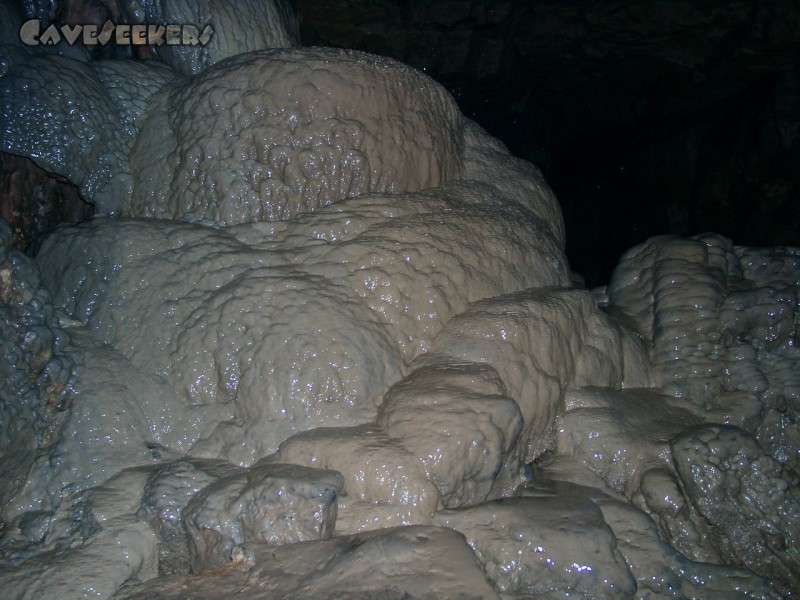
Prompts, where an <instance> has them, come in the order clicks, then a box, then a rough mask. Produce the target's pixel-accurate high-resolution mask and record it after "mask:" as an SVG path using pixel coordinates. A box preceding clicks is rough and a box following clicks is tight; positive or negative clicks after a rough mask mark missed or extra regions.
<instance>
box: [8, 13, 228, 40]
mask: <svg viewBox="0 0 800 600" xmlns="http://www.w3.org/2000/svg"><path fill="white" fill-rule="evenodd" d="M213 35H214V29H213V28H212V27H211V25H206V26H205V27H204V28H203V30H202V31H200V30H199V29H198V28H197V27H195V26H194V25H151V24H147V23H145V24H139V25H122V24H115V23H113V22H111V21H106V22H105V24H104V25H103V27H102V28H100V27H98V26H97V25H62V26H61V27H56V26H55V25H50V26H49V27H47V28H46V29H45V30H44V31H42V24H41V22H40V21H38V20H36V19H34V20H31V21H26V22H25V23H24V24H23V25H22V27H21V28H20V30H19V38H20V39H21V40H22V43H23V44H26V45H28V46H39V45H42V46H55V45H56V44H60V43H61V42H62V41H66V42H67V43H68V44H69V45H70V46H72V45H73V44H75V43H76V42H78V41H80V42H81V43H83V44H85V45H87V46H96V45H98V44H99V45H101V46H105V45H106V44H108V43H109V42H110V41H112V40H113V41H114V42H115V43H116V44H117V45H120V46H130V45H134V46H162V45H164V44H167V45H168V46H198V45H199V46H205V45H206V44H207V43H208V42H209V41H210V40H211V36H213Z"/></svg>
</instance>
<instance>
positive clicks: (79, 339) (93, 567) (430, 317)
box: [0, 3, 800, 600]
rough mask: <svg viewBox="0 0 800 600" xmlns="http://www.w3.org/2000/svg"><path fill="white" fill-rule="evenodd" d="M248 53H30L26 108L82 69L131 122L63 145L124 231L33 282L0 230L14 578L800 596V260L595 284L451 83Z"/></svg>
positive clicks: (3, 538)
mask: <svg viewBox="0 0 800 600" xmlns="http://www.w3.org/2000/svg"><path fill="white" fill-rule="evenodd" d="M148 6H149V5H148ZM160 6H161V7H162V8H164V7H166V6H167V4H163V3H162V4H161V5H160ZM170 6H179V4H177V3H175V4H174V5H170ZM145 8H146V7H144V6H143V7H142V10H144V9H145ZM155 8H156V6H155V4H154V5H152V6H150V8H148V9H147V10H151V9H152V10H155ZM165 10H166V9H165ZM143 14H146V15H148V14H150V13H149V12H147V11H145V12H144V13H143ZM231 48H234V49H235V47H234V46H230V47H229V48H228V49H227V50H226V49H225V48H217V49H216V50H215V52H217V53H218V54H215V55H213V56H216V57H217V58H213V57H212V58H208V56H211V55H207V56H206V58H208V61H206V62H204V61H205V60H206V59H202V60H200V59H198V61H199V62H194V63H191V62H190V63H181V64H183V65H184V66H183V67H181V69H182V71H183V74H179V73H175V72H174V71H172V70H170V69H169V68H168V67H166V66H164V64H161V63H152V64H140V63H133V64H132V63H128V62H126V61H122V60H118V61H107V62H99V61H92V60H89V59H88V58H86V57H84V60H83V61H80V60H76V59H68V58H66V57H63V56H55V55H52V54H50V53H49V52H48V51H45V50H43V51H41V53H37V52H23V51H21V50H19V51H18V50H13V52H12V54H13V53H14V52H16V54H13V56H15V57H17V58H19V61H18V62H17V63H15V66H13V68H12V69H11V70H10V71H9V72H8V74H7V76H6V79H5V80H3V81H2V85H5V86H7V87H6V88H4V89H8V90H10V91H11V92H13V93H11V94H10V95H8V96H4V100H3V101H4V102H6V104H4V105H3V106H2V107H0V108H2V113H3V118H4V119H5V121H4V122H5V123H9V124H10V123H12V121H13V122H14V123H16V121H15V120H14V118H13V117H14V115H23V117H24V118H23V119H22V123H23V124H24V123H33V122H34V121H35V120H36V118H37V117H38V116H40V111H41V110H45V109H47V110H53V111H55V110H56V108H57V105H58V103H59V102H60V101H61V99H64V101H65V102H67V101H68V100H69V99H70V98H72V94H73V92H75V90H74V84H75V81H74V77H73V75H74V73H75V72H77V71H75V69H77V70H78V71H80V73H82V74H83V75H85V76H86V77H87V78H89V79H90V80H91V81H92V84H91V86H90V87H91V89H97V90H98V93H100V94H101V95H100V96H99V97H101V99H102V102H105V103H106V105H107V108H108V109H109V110H110V111H111V112H110V113H109V114H107V115H106V116H104V117H102V118H101V117H100V116H94V117H92V116H90V115H87V116H86V118H85V119H83V120H82V118H81V114H80V111H81V110H83V108H82V107H84V106H85V104H84V103H83V101H84V100H85V99H86V97H84V96H82V95H81V93H83V92H81V93H77V92H76V93H77V95H76V96H75V98H76V99H77V100H76V101H75V102H76V104H75V106H76V107H77V108H76V110H77V111H78V112H77V115H76V114H72V113H67V114H55V115H54V118H53V120H52V128H51V129H52V130H47V131H45V135H44V136H43V138H42V140H40V141H39V142H37V143H42V144H46V145H47V144H49V145H50V146H49V152H50V154H49V155H48V156H49V157H50V158H48V159H47V160H45V161H44V162H43V163H41V164H42V166H43V167H44V168H47V169H50V170H53V171H56V172H60V170H63V169H62V167H64V165H65V164H66V162H65V161H61V163H59V160H56V159H58V157H60V156H63V155H64V153H69V152H74V153H75V158H76V161H75V163H76V165H77V166H75V167H74V168H75V169H76V170H75V171H74V172H72V171H70V172H69V173H61V174H62V175H64V176H67V177H71V178H73V179H74V181H73V183H75V184H76V185H78V186H79V187H81V189H82V190H84V192H85V193H87V194H89V193H90V192H91V193H92V194H93V199H94V200H95V201H97V202H98V206H99V208H100V209H101V212H103V213H106V216H105V217H101V218H95V219H93V220H91V221H89V222H86V223H82V224H78V225H73V226H69V227H62V228H60V229H59V230H58V231H56V232H55V233H53V234H52V235H51V236H49V237H48V239H47V240H45V242H44V243H43V245H42V248H41V251H40V252H39V254H38V256H37V258H36V262H35V263H34V262H33V261H32V260H31V259H29V258H27V257H24V256H23V255H21V254H19V253H15V252H14V251H11V250H10V249H9V243H10V231H9V230H8V228H2V229H0V234H2V235H0V242H2V244H3V245H2V246H0V293H2V301H3V303H4V304H3V305H2V306H0V308H2V312H0V317H2V319H3V320H2V321H0V325H2V327H3V333H4V337H3V340H2V342H3V348H4V354H3V356H2V360H3V362H2V363H0V367H2V369H3V371H4V372H6V373H7V374H8V375H9V377H8V381H9V383H7V384H5V387H3V388H0V389H2V397H0V401H1V402H0V418H2V419H3V421H2V427H3V431H4V433H6V434H7V437H8V440H9V441H8V442H7V443H6V441H5V439H4V440H3V442H4V445H2V446H0V449H2V452H3V456H2V458H3V471H2V478H0V483H2V487H0V490H2V493H3V495H2V496H0V499H1V500H2V506H1V508H2V517H3V522H2V529H0V556H2V561H0V585H1V586H2V588H3V590H4V594H7V595H8V596H9V597H10V598H29V597H30V598H34V597H35V598H58V599H59V600H61V599H62V598H63V596H64V593H65V591H66V592H67V593H68V594H71V596H72V597H80V596H86V595H94V596H99V597H103V598H109V597H112V596H113V597H116V598H152V597H161V598H170V597H185V596H186V595H187V594H202V595H203V596H204V597H208V598H222V597H227V596H228V595H230V594H231V593H232V592H233V591H234V590H238V591H244V592H246V593H247V594H248V597H253V598H259V597H265V598H266V597H284V596H287V597H288V596H291V597H298V598H305V597H308V598H311V597H313V598H341V597H363V598H370V597H381V598H427V597H431V596H433V597H463V598H473V597H474V598H493V597H498V596H499V595H500V594H502V597H504V598H514V597H520V598H524V597H530V596H531V595H537V596H541V597H545V598H554V597H563V596H564V595H566V594H569V595H571V596H572V595H575V596H577V597H584V598H597V597H602V598H645V597H713V596H716V597H725V598H736V597H741V598H745V597H751V598H752V597H759V598H777V597H778V594H779V593H780V594H791V593H796V592H797V591H798V585H797V575H798V569H797V565H798V557H797V555H796V551H795V549H794V548H795V547H796V545H797V544H796V539H795V538H796V537H797V536H796V533H797V532H796V529H797V520H798V514H797V513H798V511H797V501H796V500H797V499H796V497H795V496H796V494H794V487H792V486H795V487H796V481H797V475H796V471H797V457H798V452H799V451H800V443H799V442H798V437H797V429H796V415H797V389H799V388H798V386H797V381H798V379H797V368H796V366H797V364H798V356H797V352H796V350H797V349H796V346H795V342H796V338H797V333H798V318H797V315H798V314H800V313H798V311H797V304H798V286H799V285H800V263H798V259H797V257H798V256H800V251H798V250H796V249H791V248H776V249H769V250H756V249H750V248H739V247H736V246H734V245H733V243H732V242H730V241H729V240H726V239H724V238H721V237H719V236H714V235H706V236H700V237H696V238H688V239H684V238H680V239H678V238H656V239H654V240H651V241H649V242H648V243H646V244H644V245H642V246H640V247H638V248H635V249H632V250H631V251H630V252H629V253H628V254H627V255H626V256H625V257H623V260H622V261H621V263H620V266H619V268H618V270H617V272H616V273H615V276H614V279H613V280H612V281H611V283H610V285H609V286H608V287H607V288H604V289H600V290H595V291H593V292H590V291H588V290H585V289H577V288H575V287H573V285H572V278H571V276H570V273H569V268H568V266H567V264H566V260H565V258H564V254H563V244H564V230H563V222H562V219H561V215H560V211H559V207H558V204H557V202H556V201H555V198H554V197H553V195H552V192H550V190H549V189H548V187H547V185H546V184H545V183H544V182H543V180H542V178H541V175H540V174H539V173H538V171H537V170H536V169H535V168H534V167H533V166H531V165H529V164H527V163H525V162H523V161H520V160H518V159H515V158H513V157H512V156H510V155H509V154H508V152H507V151H506V150H505V149H504V148H503V147H502V146H501V145H500V144H499V143H497V142H496V141H495V140H493V139H491V138H490V137H489V136H488V135H487V134H486V133H485V132H483V131H482V130H481V129H480V128H479V127H477V126H476V125H474V124H473V123H471V122H469V121H468V120H467V119H466V118H464V117H462V116H461V115H460V113H459V112H458V110H457V109H456V107H455V104H454V102H453V100H452V98H450V97H449V96H448V95H447V94H446V93H445V92H443V90H442V88H441V87H439V86H438V85H437V84H435V83H434V82H432V81H431V80H429V79H427V78H426V77H425V76H424V75H422V74H421V73H417V72H414V71H413V70H410V69H408V68H407V67H404V66H402V65H399V64H398V63H395V62H393V61H387V60H383V59H379V58H377V57H371V56H368V55H364V54H361V53H354V52H349V51H340V50H325V49H318V48H312V49H291V50H259V51H256V52H251V53H247V54H242V55H236V56H234V55H233V54H235V52H234V50H231ZM217 59H219V61H218V62H217ZM176 60H178V61H179V62H180V61H181V60H183V59H181V58H180V56H177V57H176ZM165 62H169V61H165ZM212 62H213V63H215V64H213V66H208V65H211V63H212ZM170 64H172V63H170ZM37 65H42V68H43V69H44V68H45V66H46V68H47V69H49V71H47V73H51V74H52V75H53V76H54V77H55V75H56V73H57V71H58V69H59V68H60V67H64V69H63V82H64V83H63V85H62V87H60V88H59V94H56V95H55V96H53V97H44V96H42V89H41V87H37V86H36V85H30V86H28V87H27V88H26V89H25V90H24V93H22V92H23V90H22V88H21V87H20V82H24V81H29V82H33V81H34V80H35V79H36V77H37V76H38V75H41V74H37V73H35V72H32V69H33V68H34V67H36V66H37ZM76 65H80V66H76ZM149 75H152V78H151V79H150V84H149V85H148V86H145V87H143V88H142V92H141V94H137V93H135V92H136V86H135V85H134V84H135V82H136V81H137V80H141V79H147V78H148V76H149ZM127 76H130V78H129V79H127V80H126V79H125V78H126V77H127ZM71 78H72V79H71ZM22 87H25V86H22ZM93 101H94V100H93ZM48 107H49V108H48ZM26 119H27V121H26ZM72 125H75V126H74V127H73V126H72ZM17 126H18V125H15V127H17ZM107 126H108V129H106V127H107ZM18 130H19V131H21V129H17V130H15V129H14V127H11V128H10V129H8V128H6V129H4V132H3V135H4V136H6V137H5V138H4V144H9V143H11V141H13V140H14V139H16V138H14V135H15V134H14V132H15V131H18ZM120 132H123V133H124V135H123V136H122V137H119V134H120ZM51 134H52V135H51ZM73 138H75V139H73ZM84 138H86V139H84ZM28 141H29V140H28ZM88 141H93V142H96V144H95V145H92V144H88V146H87V145H86V143H85V142H88ZM15 143H16V142H15ZM27 144H28V142H27V141H25V140H24V139H23V138H20V142H19V144H18V146H15V147H14V148H13V151H15V152H18V153H21V154H26V155H29V154H32V150H31V148H32V146H30V145H27ZM109 144H110V145H109ZM114 144H116V145H114ZM109 148H112V149H113V148H118V149H119V152H118V153H115V152H113V151H112V152H111V154H109V155H106V154H105V153H104V152H105V151H106V150H108V149H109ZM5 150H6V151H10V150H12V149H11V148H9V147H8V145H6V146H5ZM96 152H100V153H101V155H102V156H103V157H104V158H103V160H99V161H98V160H96V159H97V157H96V156H95V154H93V153H96ZM53 157H55V158H53ZM106 159H108V160H111V159H114V160H117V164H116V166H113V168H111V167H110V166H109V165H110V164H111V163H109V162H107V161H106V162H104V161H105V160H106ZM67 170H68V169H67ZM70 173H71V174H70ZM104 173H105V174H106V175H108V177H106V178H105V179H103V177H100V179H98V177H99V175H102V174H104ZM103 176H104V177H105V175H103ZM98 181H104V182H107V183H109V185H112V184H113V186H116V185H121V186H122V188H124V189H121V190H117V191H115V192H113V193H111V194H110V196H109V195H108V193H107V192H108V190H110V188H108V187H107V186H106V187H104V186H102V185H100V186H99V187H98V186H95V187H93V185H94V184H93V183H91V182H95V183H96V182H98ZM128 183H130V187H128ZM103 190H105V191H103ZM95 192H97V193H95ZM120 212H123V213H125V217H117V218H110V217H109V216H108V215H109V214H111V215H116V214H117V213H120ZM154 217H157V218H154ZM63 332H66V334H67V335H65V334H64V333H63ZM67 338H69V339H67ZM56 367H60V369H61V370H58V369H57V368H56ZM62 391H64V392H67V393H66V394H62ZM678 550H679V551H680V552H678ZM681 553H682V554H681ZM190 573H191V574H190ZM31 582H33V583H31Z"/></svg>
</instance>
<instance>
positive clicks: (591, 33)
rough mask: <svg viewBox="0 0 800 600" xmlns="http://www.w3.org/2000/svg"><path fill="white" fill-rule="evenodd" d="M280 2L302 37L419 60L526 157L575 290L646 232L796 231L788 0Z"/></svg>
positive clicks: (784, 236)
mask: <svg viewBox="0 0 800 600" xmlns="http://www.w3.org/2000/svg"><path fill="white" fill-rule="evenodd" d="M295 6H296V7H297V10H298V13H299V22H300V35H301V38H302V41H303V43H304V44H320V45H332V46H341V47H348V48H359V49H363V50H366V51H368V52H373V53H376V54H382V55H386V56H391V57H394V58H397V59H399V60H401V61H403V62H405V63H407V64H410V65H411V66H414V67H416V68H418V69H421V70H423V71H425V72H426V73H427V74H428V75H430V76H432V77H433V78H434V79H436V80H438V81H440V82H441V83H443V84H444V85H445V87H447V88H448V90H449V91H450V92H451V93H452V94H453V95H454V97H455V98H456V99H457V101H458V102H459V104H460V106H461V108H462V110H463V112H464V113H465V114H466V115H467V116H468V117H470V118H473V119H475V120H476V121H478V122H479V123H480V124H481V125H482V126H484V127H485V128H487V129H488V130H489V132H490V133H492V134H493V135H496V136H497V137H499V138H500V139H502V140H503V141H504V142H505V143H506V144H507V145H508V146H509V149H510V150H511V151H512V153H514V154H516V155H517V156H521V157H523V158H526V159H528V160H531V161H532V162H534V164H536V165H538V166H539V167H540V168H541V169H542V170H543V172H544V175H545V177H546V178H547V180H548V181H549V182H550V183H551V185H552V186H553V188H554V190H555V192H556V194H557V195H558V197H559V200H560V202H561V204H562V207H563V211H564V218H565V222H566V228H567V232H568V239H567V253H568V257H569V259H570V263H571V264H572V266H573V268H574V269H575V270H577V271H578V272H580V273H581V274H582V275H584V277H585V278H586V280H587V283H588V284H589V285H599V284H601V283H605V282H606V281H608V279H609V277H610V272H611V269H612V267H613V266H614V264H615V263H616V260H617V259H618V257H619V256H620V255H621V254H622V252H623V251H624V250H625V249H626V248H628V247H630V246H632V245H634V244H637V243H640V242H642V241H643V240H644V239H646V238H647V237H649V236H651V235H657V234H667V233H672V234H680V235H693V234H699V233H702V232H704V231H711V230H713V231H717V232H719V233H721V234H723V235H726V236H728V237H731V238H732V239H734V240H736V242H737V243H741V244H748V245H763V246H771V245H776V244H793V243H797V240H798V238H799V237H800V208H798V202H797V199H798V191H799V190H800V188H798V184H800V181H798V176H797V173H798V166H800V163H798V161H799V160H800V155H799V154H798V153H799V152H800V150H799V148H800V145H799V144H800V142H798V138H797V130H798V109H797V108H796V106H797V100H796V98H797V90H798V65H797V63H796V60H797V57H798V50H800V6H798V4H797V3H796V2H791V1H788V0H768V1H757V0H726V1H724V2H716V3H714V4H713V5H698V4H697V3H694V2H690V1H688V0H686V1H679V2H663V1H650V0H639V1H626V2H609V3H597V2H590V1H587V0H572V1H568V2H560V1H548V2H536V3H530V2H522V1H519V0H517V1H513V0H512V1H507V2H485V1H473V2H452V1H442V0H433V1H426V2H421V1H414V0H411V1H406V2H399V3H396V2H388V1H385V0H383V1H381V0H378V1H357V0H356V1H351V2H330V1H325V0H295ZM577 172H580V176H577V177H576V176H575V173H577Z"/></svg>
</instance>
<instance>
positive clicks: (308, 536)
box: [182, 464, 343, 573]
mask: <svg viewBox="0 0 800 600" xmlns="http://www.w3.org/2000/svg"><path fill="white" fill-rule="evenodd" d="M342 486H343V481H342V476H341V475H340V474H339V473H336V472H333V471H323V470H320V469H309V468H306V467H300V466H297V465H282V464H256V465H254V466H253V467H251V468H250V469H248V470H246V471H244V472H241V473H237V474H234V475H231V476H229V477H224V478H222V479H220V480H218V481H216V482H214V483H212V484H211V485H210V486H208V487H207V488H205V489H204V490H203V491H202V492H200V493H199V494H197V495H196V496H195V497H194V498H192V500H191V501H190V502H189V503H188V505H187V506H186V508H185V509H184V510H183V514H182V519H183V523H184V525H185V527H186V532H187V534H188V538H189V559H190V565H191V570H192V571H193V572H195V573H199V572H200V571H203V570H205V569H210V568H215V567H219V566H222V565H224V564H226V563H228V562H230V561H231V556H232V552H233V549H234V548H235V547H236V546H239V545H241V544H245V543H261V544H272V545H281V544H290V543H295V542H304V541H308V540H319V539H326V538H329V537H330V536H332V535H333V532H334V528H335V526H336V509H337V503H336V501H337V496H338V494H339V492H340V491H341V489H342Z"/></svg>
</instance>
